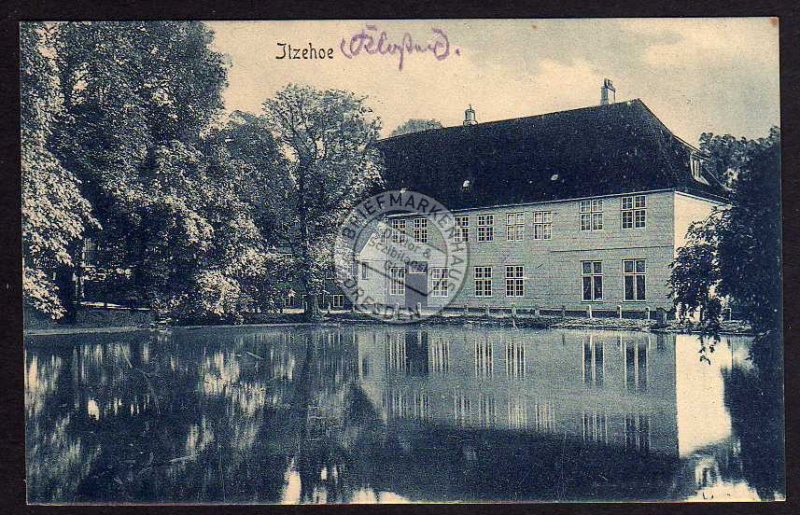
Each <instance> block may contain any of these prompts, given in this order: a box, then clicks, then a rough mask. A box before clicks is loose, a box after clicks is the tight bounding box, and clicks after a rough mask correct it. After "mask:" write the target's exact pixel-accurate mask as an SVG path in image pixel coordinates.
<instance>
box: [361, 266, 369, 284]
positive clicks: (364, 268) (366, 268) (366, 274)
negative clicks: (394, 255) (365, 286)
mask: <svg viewBox="0 0 800 515" xmlns="http://www.w3.org/2000/svg"><path fill="white" fill-rule="evenodd" d="M361 279H362V280H367V279H369V262H367V261H362V262H361Z"/></svg>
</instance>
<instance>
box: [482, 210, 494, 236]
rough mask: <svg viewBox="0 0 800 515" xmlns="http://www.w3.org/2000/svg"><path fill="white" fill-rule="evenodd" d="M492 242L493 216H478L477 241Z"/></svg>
mask: <svg viewBox="0 0 800 515" xmlns="http://www.w3.org/2000/svg"><path fill="white" fill-rule="evenodd" d="M493 240H494V215H478V241H480V242H483V241H493Z"/></svg>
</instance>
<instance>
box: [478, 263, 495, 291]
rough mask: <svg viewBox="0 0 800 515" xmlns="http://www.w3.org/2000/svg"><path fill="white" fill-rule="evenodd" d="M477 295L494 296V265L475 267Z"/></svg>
mask: <svg viewBox="0 0 800 515" xmlns="http://www.w3.org/2000/svg"><path fill="white" fill-rule="evenodd" d="M475 296H476V297H491V296H492V267H490V266H476V267H475Z"/></svg>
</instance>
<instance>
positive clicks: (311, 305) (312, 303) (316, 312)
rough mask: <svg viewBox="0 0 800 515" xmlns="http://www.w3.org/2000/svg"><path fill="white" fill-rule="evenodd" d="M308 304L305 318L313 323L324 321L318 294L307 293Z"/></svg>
mask: <svg viewBox="0 0 800 515" xmlns="http://www.w3.org/2000/svg"><path fill="white" fill-rule="evenodd" d="M306 297H307V298H308V303H307V304H306V310H305V313H304V314H305V317H306V318H307V319H308V320H309V321H311V322H319V321H320V320H322V312H321V311H320V309H319V296H318V295H317V294H316V293H310V292H309V293H307V294H306Z"/></svg>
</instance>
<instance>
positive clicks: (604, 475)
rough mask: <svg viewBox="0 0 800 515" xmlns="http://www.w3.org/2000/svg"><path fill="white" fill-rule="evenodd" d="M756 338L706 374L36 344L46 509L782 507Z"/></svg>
mask: <svg viewBox="0 0 800 515" xmlns="http://www.w3.org/2000/svg"><path fill="white" fill-rule="evenodd" d="M748 343H749V340H748V339H747V338H742V337H730V338H723V340H722V342H721V343H720V345H719V346H718V347H717V349H716V352H714V353H713V354H711V355H710V363H707V362H704V361H701V360H700V359H699V355H698V342H697V339H696V338H695V337H693V336H688V335H677V336H676V335H654V334H643V333H620V332H609V331H605V332H585V331H566V330H565V331H536V330H515V329H502V328H478V327H464V328H462V327H458V328H453V327H444V328H443V327H424V326H416V327H386V326H347V327H318V328H269V329H264V328H246V327H245V328H204V329H188V328H187V329H175V330H174V331H173V332H172V333H171V334H156V333H150V332H140V333H125V334H105V335H71V336H36V337H33V336H32V337H27V338H26V348H25V378H26V380H25V409H26V440H27V441H26V457H27V485H28V499H29V502H32V503H74V502H78V503H87V502H88V503H95V502H103V503H105V502H126V503H129V502H146V503H155V502H170V503H216V502H227V503H353V502H394V503H398V502H450V501H464V502H474V501H501V500H502V501H581V500H608V501H611V500H615V501H619V500H688V499H691V500H703V499H711V500H716V501H720V500H756V499H764V500H766V499H774V498H783V497H784V493H783V492H784V490H783V489H784V486H783V481H784V479H783V449H782V438H780V437H779V436H778V435H779V434H780V433H779V432H780V431H782V427H781V426H780V425H778V426H776V424H774V423H771V421H770V420H769V418H770V417H767V416H765V415H764V413H763V410H759V409H754V408H753V407H752V406H751V405H750V402H751V401H752V395H751V394H750V390H749V388H750V381H751V379H752V377H753V375H754V374H753V372H754V371H753V368H752V365H751V363H750V362H749V361H748V360H747V353H748ZM776 431H777V432H778V433H777V434H776Z"/></svg>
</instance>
